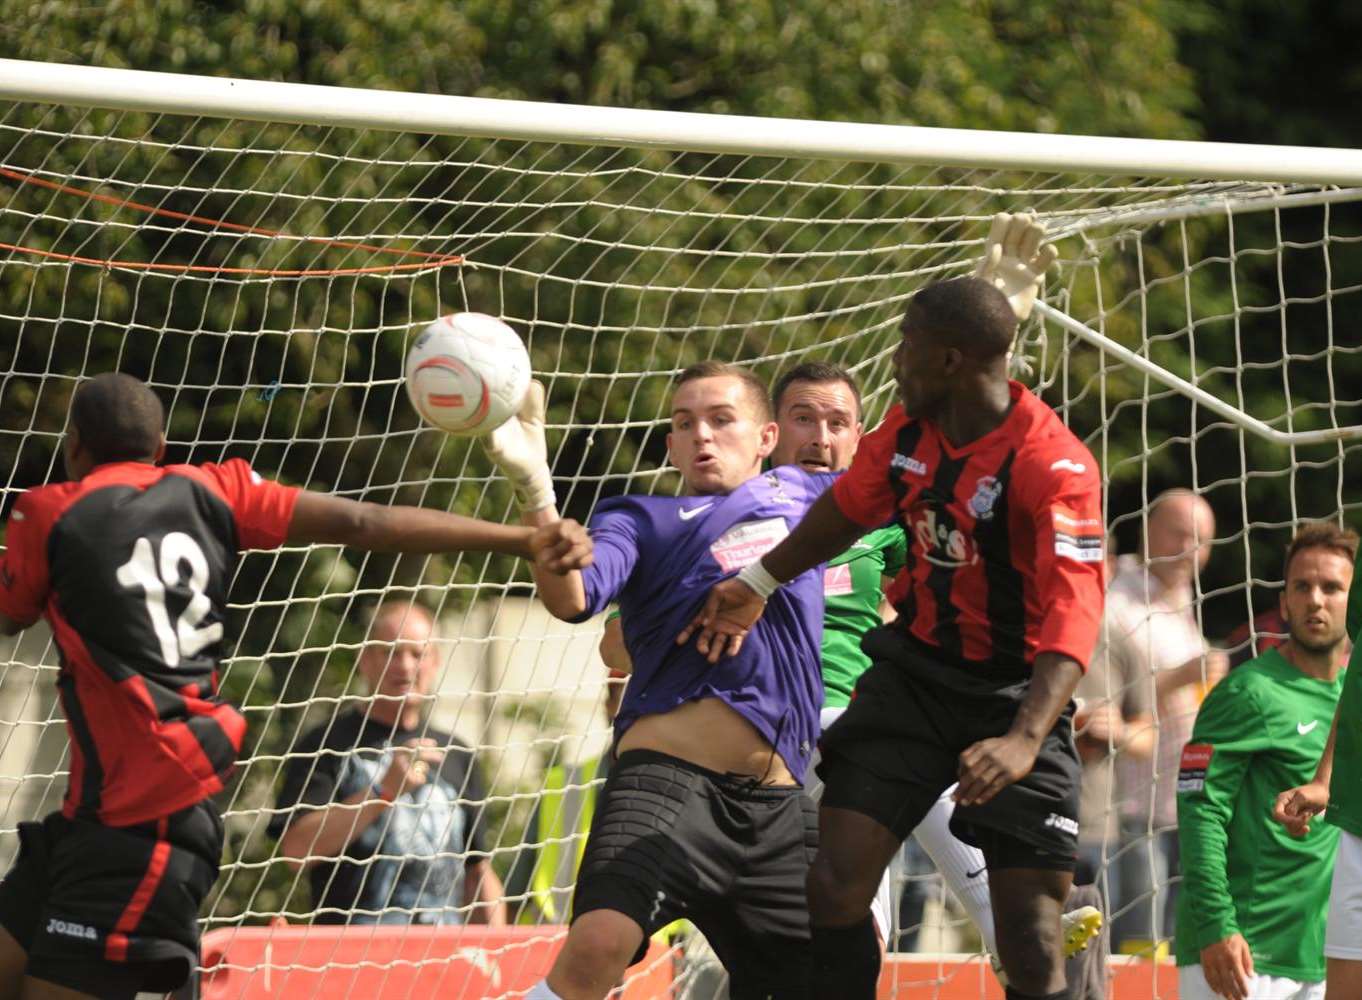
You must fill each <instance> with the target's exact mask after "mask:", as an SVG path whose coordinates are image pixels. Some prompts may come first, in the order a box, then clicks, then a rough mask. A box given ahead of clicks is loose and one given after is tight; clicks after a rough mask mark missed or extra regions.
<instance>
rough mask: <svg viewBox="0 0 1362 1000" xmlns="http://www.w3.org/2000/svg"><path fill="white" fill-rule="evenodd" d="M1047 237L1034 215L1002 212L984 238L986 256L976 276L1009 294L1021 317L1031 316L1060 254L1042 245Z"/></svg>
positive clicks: (976, 271) (1008, 299)
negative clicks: (1032, 309) (1043, 284)
mask: <svg viewBox="0 0 1362 1000" xmlns="http://www.w3.org/2000/svg"><path fill="white" fill-rule="evenodd" d="M1044 239H1045V226H1043V225H1042V224H1041V223H1040V222H1038V221H1037V220H1036V217H1035V216H1034V215H1030V214H1020V215H1009V214H1008V213H1007V212H999V213H998V214H997V215H995V216H994V217H993V228H992V229H991V230H989V234H988V239H987V240H985V241H984V255H983V257H981V258H979V266H978V267H976V268H975V269H974V276H975V277H976V278H983V279H984V280H985V281H987V282H988V283H989V284H990V285H992V286H993V287H994V288H996V289H998V291H1000V292H1002V293H1003V294H1004V295H1006V296H1007V301H1008V304H1009V305H1011V306H1012V314H1013V315H1014V316H1016V317H1017V319H1018V320H1023V319H1026V317H1028V316H1030V315H1031V307H1032V306H1034V305H1035V304H1036V293H1037V292H1039V291H1040V279H1041V278H1043V277H1045V270H1046V268H1048V267H1049V266H1050V265H1051V264H1053V263H1054V262H1055V258H1056V257H1058V256H1059V252H1058V251H1057V250H1055V248H1054V247H1052V246H1049V245H1042V241H1043V240H1044Z"/></svg>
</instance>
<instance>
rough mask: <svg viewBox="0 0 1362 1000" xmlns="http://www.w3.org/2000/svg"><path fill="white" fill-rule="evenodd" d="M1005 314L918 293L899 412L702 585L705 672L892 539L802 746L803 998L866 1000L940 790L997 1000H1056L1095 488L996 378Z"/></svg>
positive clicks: (1001, 366)
mask: <svg viewBox="0 0 1362 1000" xmlns="http://www.w3.org/2000/svg"><path fill="white" fill-rule="evenodd" d="M1030 249H1031V251H1036V250H1037V249H1038V248H1036V247H1032V248H1030ZM1022 257H1023V259H1025V258H1026V257H1027V254H1025V253H1023V254H1022ZM1043 270H1044V266H1043V265H1041V266H1040V267H1039V268H1038V271H1037V273H1039V272H1043ZM1030 295H1032V296H1034V288H1032V289H1031V290H1030ZM1014 308H1015V306H1014V305H1009V302H1008V297H1007V296H1006V295H1004V294H1003V293H1002V292H1000V291H999V290H998V289H997V288H995V287H994V286H993V285H992V284H990V283H989V282H987V281H983V280H980V279H978V278H960V279H956V280H953V281H946V282H939V283H936V284H934V285H930V286H928V287H926V288H924V289H922V290H921V291H920V292H918V293H917V294H916V295H915V296H914V297H913V299H912V301H911V303H910V305H909V307H908V312H907V315H906V316H905V317H904V321H903V326H902V334H903V339H902V342H901V344H900V346H899V349H898V351H897V353H896V356H895V369H896V374H897V377H898V382H899V394H900V398H901V401H902V403H901V405H900V406H896V407H894V408H893V410H891V412H890V414H889V416H888V418H887V419H886V420H885V422H884V423H883V424H882V425H880V427H879V428H877V429H876V430H875V431H873V432H872V433H870V434H869V435H867V436H866V437H865V438H863V439H862V441H861V444H860V448H859V449H858V450H857V453H856V458H855V461H854V463H853V465H852V467H851V469H850V471H849V472H847V474H846V475H845V476H844V477H843V478H842V479H841V480H840V481H839V482H838V483H837V484H836V486H834V487H833V489H832V490H830V491H829V492H828V493H827V494H825V495H824V496H823V498H822V499H821V500H819V501H818V502H817V503H816V504H815V505H814V507H813V508H812V509H811V510H810V512H809V514H808V515H807V516H806V517H805V519H804V520H803V521H802V522H801V523H800V524H799V525H798V526H797V527H796V528H795V530H794V531H792V532H791V534H790V536H789V537H788V538H787V539H786V540H785V541H783V542H781V543H780V544H779V545H778V546H776V547H775V548H774V549H772V550H771V551H770V552H769V553H767V554H766V556H764V557H763V558H762V560H761V561H760V563H756V564H753V566H752V567H749V568H748V570H745V571H744V572H743V573H742V574H740V575H739V576H738V577H737V578H735V579H732V580H729V581H725V582H724V583H722V584H720V585H719V586H718V587H716V588H715V589H714V591H713V592H712V593H711V596H710V600H709V602H708V603H707V605H706V607H705V609H704V610H703V611H702V612H701V615H700V616H699V617H698V618H697V623H698V624H699V626H700V637H699V640H698V641H699V642H700V644H701V648H702V649H704V650H705V651H706V652H707V653H708V654H709V656H710V658H711V659H716V658H717V657H718V656H719V655H721V654H722V653H724V652H731V651H732V650H733V649H734V648H736V646H738V645H740V644H741V642H742V637H743V635H744V634H745V630H746V629H747V628H748V627H750V623H751V622H753V621H755V620H756V618H758V617H759V616H760V614H761V611H762V608H763V607H764V599H763V596H761V595H763V594H765V593H769V592H770V591H771V589H773V588H774V587H775V586H778V585H779V582H780V581H782V580H788V579H790V578H791V577H793V576H795V575H796V574H798V573H800V572H802V571H804V570H805V569H807V568H808V567H810V566H814V565H817V564H818V563H819V562H822V561H824V560H826V559H828V558H830V557H831V556H832V555H835V554H836V553H838V552H841V551H843V550H845V549H846V548H847V546H849V545H850V544H851V543H852V542H853V541H854V540H855V539H856V538H858V537H859V536H860V535H862V534H864V533H865V532H867V531H869V530H871V529H872V528H875V527H878V526H880V525H882V524H884V523H885V522H886V521H887V520H889V519H891V518H897V519H899V520H901V521H902V523H903V525H904V527H905V528H906V529H907V532H908V541H909V549H908V559H907V563H906V566H905V568H904V569H903V571H902V572H901V573H900V574H899V576H898V578H897V580H896V581H895V583H894V585H893V587H892V588H891V590H890V592H889V598H890V600H891V601H892V602H893V603H894V605H895V607H896V608H897V610H898V613H899V617H898V620H897V621H896V622H895V623H894V624H893V625H890V626H887V627H885V628H882V629H877V630H874V631H872V632H871V633H869V634H868V635H867V637H866V639H865V642H864V643H863V647H862V648H863V649H864V650H865V651H866V652H867V653H868V654H870V656H871V658H872V660H873V661H874V665H873V666H872V667H871V668H870V669H869V670H868V671H866V673H865V674H863V675H862V677H861V679H860V681H859V682H858V684H857V686H856V689H855V695H854V699H853V701H852V703H851V705H850V707H849V708H848V709H847V711H846V713H845V714H844V715H843V716H842V718H841V719H839V720H838V721H837V722H836V723H835V724H834V725H833V726H832V727H831V728H829V729H828V730H827V732H826V733H825V734H824V736H823V739H822V741H821V743H820V747H821V749H822V752H823V759H824V762H823V764H822V765H821V766H820V767H819V769H818V773H819V776H820V777H822V778H823V780H824V782H825V783H826V790H825V792H824V797H823V801H822V805H821V808H820V813H819V823H820V835H821V841H820V846H819V853H818V858H817V860H816V861H815V862H814V866H813V868H812V870H811V872H810V875H809V909H810V916H811V920H812V924H813V945H814V961H815V966H816V972H815V985H814V995H815V996H816V997H827V998H831V997H838V998H859V997H872V996H874V990H875V980H876V977H877V974H878V970H879V952H878V949H877V947H876V943H875V935H874V931H873V929H872V925H871V921H870V916H869V904H870V900H871V898H872V896H873V894H874V891H875V886H876V884H877V882H878V880H879V877H880V874H881V872H882V871H883V870H884V867H885V865H886V864H887V863H888V861H889V860H890V858H891V857H892V855H893V854H894V852H895V851H896V850H897V849H898V846H899V844H900V842H901V841H902V840H903V838H904V836H906V835H907V833H908V832H909V831H910V830H912V828H913V827H914V826H915V825H917V823H918V822H919V821H920V820H921V819H922V817H923V815H924V814H925V813H926V811H927V810H928V808H929V807H930V806H931V804H932V803H933V802H934V801H935V799H936V797H937V796H938V795H940V794H941V792H942V791H943V790H944V789H945V788H947V787H949V786H950V784H951V783H952V782H954V781H956V780H957V778H958V780H959V789H958V790H957V792H956V800H957V802H958V806H957V808H956V811H955V815H954V818H953V820H952V824H951V825H952V830H953V831H954V832H955V833H956V834H957V835H958V836H960V837H961V838H962V839H964V840H966V841H969V842H972V843H975V844H977V845H978V846H979V847H980V848H981V849H982V850H983V852H984V858H985V861H986V862H987V864H988V870H989V879H990V883H991V888H992V899H993V908H994V918H995V923H996V926H997V939H998V951H999V957H1000V958H1001V960H1002V963H1003V967H1004V971H1005V972H1006V974H1007V978H1008V987H1007V993H1008V996H1009V997H1010V998H1026V997H1045V998H1057V997H1065V996H1067V995H1068V993H1067V989H1066V988H1065V986H1064V968H1063V958H1062V950H1061V945H1062V942H1061V935H1060V912H1061V910H1062V907H1063V903H1064V900H1065V898H1066V896H1067V895H1068V891H1069V886H1070V883H1071V882H1072V878H1073V874H1072V873H1073V867H1074V860H1075V854H1076V845H1077V832H1078V784H1079V773H1080V769H1079V763H1078V757H1077V754H1076V753H1075V751H1074V745H1073V734H1072V725H1071V714H1072V701H1071V697H1072V695H1073V690H1074V685H1075V684H1076V683H1077V682H1078V678H1079V676H1080V675H1081V674H1082V672H1083V670H1084V668H1085V667H1086V664H1087V661H1088V657H1089V656H1090V655H1091V653H1092V650H1093V646H1094V645H1095V643H1096V639H1097V631H1098V623H1099V620H1100V618H1101V613H1102V603H1103V593H1102V540H1103V530H1102V520H1101V488H1100V479H1099V477H1098V473H1097V467H1096V463H1095V462H1094V461H1093V458H1092V455H1091V454H1089V452H1088V450H1087V448H1085V447H1084V446H1083V445H1082V443H1080V442H1079V441H1078V439H1077V438H1075V437H1074V435H1073V434H1072V433H1071V432H1070V431H1069V430H1068V429H1067V428H1066V427H1065V426H1064V425H1063V424H1062V423H1061V422H1060V421H1059V419H1058V418H1057V417H1056V416H1055V414H1054V412H1053V411H1051V410H1050V408H1049V407H1047V406H1046V405H1045V404H1044V403H1042V402H1041V401H1040V400H1039V399H1037V398H1036V397H1035V396H1034V395H1032V394H1031V393H1030V392H1028V391H1027V390H1026V389H1025V388H1024V387H1023V386H1022V385H1020V384H1019V383H1016V382H1011V381H1009V380H1008V377H1007V358H1008V351H1009V348H1010V346H1011V343H1012V339H1013V336H1014V334H1015V331H1016V318H1015V317H1014V315H1013V309H1014ZM1019 312H1020V310H1019Z"/></svg>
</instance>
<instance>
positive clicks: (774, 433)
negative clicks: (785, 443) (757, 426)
mask: <svg viewBox="0 0 1362 1000" xmlns="http://www.w3.org/2000/svg"><path fill="white" fill-rule="evenodd" d="M779 440H780V424H778V423H776V422H775V421H774V420H772V421H771V422H770V423H767V424H763V425H762V428H761V443H760V445H759V446H758V448H757V450H758V451H759V452H760V454H761V457H762V458H769V457H770V455H771V452H773V451H775V450H776V443H777V442H778V441H779Z"/></svg>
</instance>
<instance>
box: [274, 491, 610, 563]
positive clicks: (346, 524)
mask: <svg viewBox="0 0 1362 1000" xmlns="http://www.w3.org/2000/svg"><path fill="white" fill-rule="evenodd" d="M554 520H555V522H556V523H550V524H546V525H545V526H544V527H542V528H535V527H528V526H520V525H510V524H496V523H493V522H491V521H482V520H479V519H478V518H474V517H464V516H462V515H460V514H447V513H445V512H444V511H438V510H428V509H426V508H424V507H388V506H385V505H384V504H377V503H364V502H360V501H356V500H348V499H346V498H344V497H333V496H328V495H326V494H323V493H309V492H303V493H301V494H299V496H298V503H297V505H296V506H295V507H294V509H293V518H292V520H291V521H290V522H289V529H288V541H289V543H290V544H294V545H306V544H312V543H322V544H332V545H348V546H351V547H352V548H357V549H364V550H367V551H369V552H500V553H503V554H505V555H512V556H519V557H520V558H522V559H530V560H533V562H534V564H535V567H536V569H541V568H542V569H543V570H544V571H545V572H548V573H564V572H570V571H572V570H575V569H578V568H580V567H582V566H586V565H590V563H591V541H590V539H589V538H587V535H586V530H585V529H584V528H583V527H582V526H581V525H580V524H577V523H576V522H575V521H561V522H558V521H557V519H556V518H555V519H554Z"/></svg>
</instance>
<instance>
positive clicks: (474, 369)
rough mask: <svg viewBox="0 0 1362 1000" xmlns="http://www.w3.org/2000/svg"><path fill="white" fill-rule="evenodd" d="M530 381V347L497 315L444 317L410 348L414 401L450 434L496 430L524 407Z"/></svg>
mask: <svg viewBox="0 0 1362 1000" xmlns="http://www.w3.org/2000/svg"><path fill="white" fill-rule="evenodd" d="M529 386H530V355H529V352H527V351H526V350H525V345H524V344H523V343H522V342H521V340H520V337H519V336H518V335H517V334H516V332H515V331H514V330H512V329H511V328H510V327H509V326H507V325H506V324H505V323H503V322H502V321H501V320H499V319H497V318H496V317H494V316H487V315H485V314H483V313H473V312H464V313H454V314H453V315H450V316H441V317H440V318H439V319H437V320H436V321H435V322H434V323H431V324H430V326H428V327H426V328H425V329H424V330H422V331H421V335H420V336H419V337H417V338H416V341H415V342H414V343H413V344H412V345H411V350H410V351H408V352H407V396H408V398H410V399H411V405H412V406H414V407H416V412H417V413H419V414H421V418H422V419H423V420H425V422H426V423H428V424H430V425H431V426H432V427H436V428H438V429H440V430H442V431H445V432H446V433H448V434H455V435H458V436H460V437H477V436H479V435H481V434H487V433H489V432H490V431H494V430H496V429H497V428H498V427H500V426H501V425H502V424H504V423H505V422H506V421H507V420H509V419H511V417H512V416H513V415H514V414H515V412H516V411H517V410H519V409H520V404H521V402H522V401H523V400H524V399H525V390H526V389H528V388H529Z"/></svg>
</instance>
